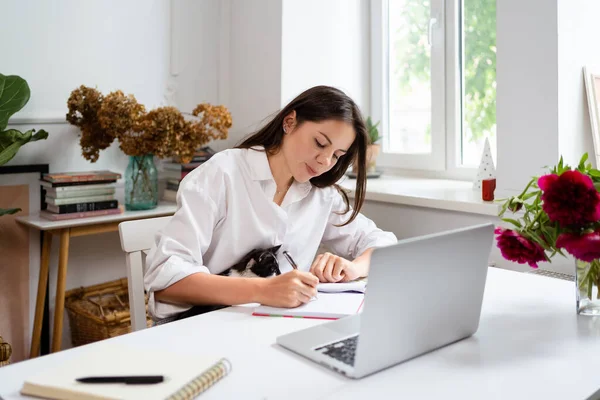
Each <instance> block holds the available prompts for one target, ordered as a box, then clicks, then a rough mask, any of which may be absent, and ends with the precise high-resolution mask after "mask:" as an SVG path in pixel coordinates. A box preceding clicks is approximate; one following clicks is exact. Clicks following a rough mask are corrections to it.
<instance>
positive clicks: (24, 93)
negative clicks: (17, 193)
mask: <svg viewBox="0 0 600 400" xmlns="http://www.w3.org/2000/svg"><path fill="white" fill-rule="evenodd" d="M30 96H31V91H30V90H29V85H28V84H27V81H25V79H23V78H21V77H20V76H16V75H8V76H5V75H2V74H0V166H1V165H4V164H6V163H7V162H9V161H10V160H12V159H13V157H14V156H15V155H16V154H17V151H19V149H20V148H21V146H23V145H24V144H26V143H28V142H35V141H36V140H41V139H46V138H47V137H48V132H46V131H45V130H43V129H40V130H39V131H38V132H37V133H36V132H35V129H31V130H29V131H27V132H20V131H18V130H16V129H6V127H7V126H8V119H9V118H10V117H11V115H13V114H14V113H16V112H18V111H19V110H21V109H22V108H23V107H25V105H26V104H27V102H28V101H29V98H30ZM19 211H21V209H20V208H9V209H3V208H0V216H2V215H5V214H15V213H17V212H19Z"/></svg>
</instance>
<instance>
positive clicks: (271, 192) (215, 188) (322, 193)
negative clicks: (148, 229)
mask: <svg viewBox="0 0 600 400" xmlns="http://www.w3.org/2000/svg"><path fill="white" fill-rule="evenodd" d="M367 140H368V139H367V131H366V128H365V124H364V122H363V119H362V117H361V114H360V110H359V109H358V107H357V106H356V104H355V103H354V102H353V101H352V99H350V98H349V97H348V96H346V95H345V94H344V93H343V92H341V91H340V90H337V89H334V88H331V87H327V86H318V87H314V88H311V89H309V90H307V91H305V92H304V93H302V94H300V95H299V96H298V97H296V98H295V99H294V100H293V101H292V102H291V103H290V104H288V105H287V106H286V107H285V108H283V109H282V110H281V111H280V112H279V113H278V114H277V115H276V116H275V117H274V118H273V119H272V120H271V121H270V122H269V123H267V124H266V125H265V126H264V127H263V128H262V129H260V130H259V131H258V132H256V133H255V134H253V135H252V136H250V137H248V138H247V139H245V140H244V141H243V142H242V143H241V144H240V145H239V146H237V148H235V149H229V150H225V151H222V152H220V153H218V154H216V155H215V156H213V157H212V158H211V159H210V160H209V161H208V162H206V163H204V164H203V165H202V166H200V167H198V168H196V169H195V170H194V171H192V172H191V173H190V174H188V175H187V176H186V177H185V179H183V180H182V182H181V184H180V187H179V191H178V193H177V212H176V213H175V215H174V217H173V219H172V220H171V221H170V222H169V224H168V225H167V226H166V227H165V228H164V229H163V230H162V231H161V232H160V233H159V234H158V235H157V237H156V244H155V246H154V247H153V249H152V250H151V252H150V253H149V255H148V259H147V268H146V272H145V278H144V283H145V287H146V290H147V291H148V293H149V295H150V300H149V308H150V312H151V313H152V315H153V316H154V318H156V319H162V318H167V317H171V316H176V315H181V313H183V312H185V311H186V310H188V309H190V307H191V306H192V305H206V306H209V305H231V304H244V303H254V302H257V303H262V304H265V305H271V306H275V307H296V306H299V305H301V304H302V303H305V302H307V301H309V300H310V299H311V298H312V297H313V296H314V295H315V294H316V285H317V283H318V282H319V281H321V282H339V281H349V280H354V279H357V278H359V277H364V276H366V275H367V274H368V271H369V260H370V254H371V252H372V250H373V248H374V247H378V246H384V245H389V244H392V243H395V242H396V241H397V239H396V237H395V236H394V235H393V234H392V233H387V232H383V231H381V230H380V229H378V228H377V227H376V226H375V224H374V223H373V222H372V221H371V220H369V219H367V218H366V217H364V216H363V215H362V214H359V211H360V209H361V206H362V204H363V201H364V194H365V187H366V149H367ZM355 159H356V160H357V162H358V165H359V169H358V174H357V180H356V197H355V200H354V207H350V206H349V201H348V197H347V196H346V194H345V193H343V192H341V191H340V190H338V187H337V185H336V182H337V181H338V180H339V179H340V178H342V177H343V175H344V173H345V172H346V170H347V169H348V167H349V166H350V165H351V163H352V162H353V160H355ZM321 243H323V244H324V245H326V246H328V247H329V248H331V249H332V250H333V251H334V252H335V253H336V254H337V255H334V254H330V253H324V254H322V255H319V256H317V257H316V258H315V254H316V252H317V250H318V247H319V245H320V244H321ZM277 245H281V248H280V250H279V252H278V255H277V256H278V259H279V265H280V266H281V272H282V274H281V275H278V276H275V277H271V278H268V279H254V278H243V277H229V276H220V275H217V274H219V273H221V272H223V271H225V270H226V269H228V268H229V267H230V266H232V265H233V264H235V263H236V262H237V261H238V260H240V259H241V258H242V257H243V256H244V255H245V254H247V253H248V252H249V251H251V250H252V249H256V248H269V247H272V246H277ZM284 251H287V252H288V253H289V254H290V255H292V256H293V259H294V260H295V262H296V263H297V265H298V269H297V270H296V269H292V267H291V266H290V265H289V264H288V263H287V261H286V260H285V258H284V257H283V256H282V253H283V252H284Z"/></svg>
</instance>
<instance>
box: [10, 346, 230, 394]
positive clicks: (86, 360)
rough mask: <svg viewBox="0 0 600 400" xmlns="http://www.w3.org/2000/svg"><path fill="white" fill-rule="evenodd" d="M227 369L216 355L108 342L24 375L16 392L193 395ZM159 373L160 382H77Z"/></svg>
mask: <svg viewBox="0 0 600 400" xmlns="http://www.w3.org/2000/svg"><path fill="white" fill-rule="evenodd" d="M230 372H231V363H230V362H229V361H228V360H227V359H226V358H222V357H210V356H205V357H203V356H197V355H193V354H182V353H180V352H164V351H160V352H159V351H156V350H153V349H152V348H149V349H148V350H141V349H135V348H129V347H121V346H111V347H110V349H106V348H104V349H102V350H95V349H94V348H93V347H92V348H90V349H89V350H87V351H86V353H85V354H84V355H81V356H79V357H74V358H71V359H69V360H67V361H65V362H62V363H60V364H56V365H53V366H52V367H51V368H49V369H47V370H46V371H43V372H42V373H40V374H39V375H36V376H33V377H31V378H30V379H27V380H25V383H24V384H23V387H22V389H21V394H23V395H28V396H36V397H43V398H46V399H56V400H80V399H81V400H88V399H89V400H112V399H123V400H129V399H131V400H133V399H148V400H153V399H157V400H158V399H161V400H164V399H168V400H187V399H193V398H195V397H196V396H198V395H199V394H201V393H203V392H204V391H206V390H208V389H209V388H210V387H212V386H213V385H214V384H216V383H217V382H219V381H220V380H221V379H223V378H224V377H225V376H227V375H228V374H229V373H230ZM115 375H118V376H123V375H126V376H131V375H163V376H164V382H161V383H156V384H145V385H126V384H123V383H104V384H89V383H80V382H77V381H76V379H77V378H82V377H87V376H115Z"/></svg>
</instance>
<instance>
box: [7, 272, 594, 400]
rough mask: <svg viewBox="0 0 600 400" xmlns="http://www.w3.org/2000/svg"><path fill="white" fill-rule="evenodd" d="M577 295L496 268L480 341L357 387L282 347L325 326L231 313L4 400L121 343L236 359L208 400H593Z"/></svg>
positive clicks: (589, 339) (556, 282)
mask: <svg viewBox="0 0 600 400" xmlns="http://www.w3.org/2000/svg"><path fill="white" fill-rule="evenodd" d="M432 295H435V294H434V293H432ZM574 296H575V290H574V286H573V283H572V282H567V281H564V280H560V279H553V278H548V277H544V276H538V275H532V274H523V273H517V272H512V271H507V270H500V269H496V268H490V271H489V274H488V281H487V285H486V292H485V298H484V305H483V310H482V317H481V322H480V326H479V330H478V332H477V333H476V334H475V335H474V336H473V337H471V338H468V339H465V340H463V341H460V342H458V343H455V344H453V345H451V346H447V347H444V348H442V349H439V350H437V351H434V352H431V353H429V354H426V355H423V356H421V357H418V358H415V359H413V360H411V361H408V362H405V363H402V364H399V365H397V366H395V367H392V368H389V369H387V370H384V371H381V372H379V373H377V374H374V375H371V376H369V377H366V378H363V379H361V380H356V381H355V380H352V379H349V378H345V377H342V376H340V375H338V374H336V373H334V372H332V371H329V370H328V369H325V368H324V367H321V366H319V365H317V364H314V363H313V362H311V361H308V360H305V359H304V358H302V357H300V356H297V355H295V354H292V353H290V352H288V351H286V350H284V349H282V348H280V347H278V346H277V345H275V338H276V337H277V336H278V335H281V334H284V333H288V332H291V331H294V330H297V329H301V328H305V327H308V326H311V325H315V324H319V323H323V322H322V321H316V320H309V319H287V318H270V317H253V316H251V315H250V312H251V309H250V308H248V307H243V306H240V307H231V308H227V309H224V310H221V311H217V312H212V313H209V314H205V315H201V316H198V317H194V318H189V319H187V320H182V321H177V322H173V323H170V324H166V325H161V326H157V327H154V328H151V329H146V330H143V331H139V332H135V333H132V334H128V335H124V336H119V337H116V338H113V339H109V340H104V341H101V342H97V343H93V344H91V345H88V346H82V347H79V348H74V349H70V350H66V351H63V352H60V353H55V354H51V355H47V356H43V357H40V358H37V359H33V360H29V361H24V362H21V363H17V364H14V365H11V366H8V367H3V368H0V396H2V397H3V398H4V399H5V400H8V399H21V398H24V397H21V396H19V395H18V391H19V389H20V388H21V385H22V383H23V381H24V380H25V378H26V377H27V376H30V375H31V374H36V373H38V372H39V371H40V370H43V369H45V368H52V367H54V366H56V365H60V363H61V361H63V360H65V359H67V358H70V357H73V356H77V355H79V354H81V353H83V352H91V353H94V352H100V351H103V349H107V348H109V347H110V346H111V345H112V344H114V343H120V344H126V345H129V346H132V347H138V348H142V349H146V350H148V351H153V350H154V349H156V350H165V349H172V350H173V351H181V352H186V353H191V354H194V353H196V354H198V355H200V354H206V353H208V354H215V353H216V354H217V355H219V356H226V357H228V358H229V359H230V360H231V362H232V365H233V372H232V373H231V375H230V376H228V377H226V378H224V380H223V381H221V382H219V383H217V384H216V385H215V386H214V387H213V388H211V389H210V390H209V391H208V392H206V393H205V394H203V395H202V396H201V397H200V398H202V399H232V398H244V399H344V400H348V399H357V400H359V399H360V400H364V399H369V398H370V399H380V398H381V399H383V398H396V399H402V398H404V399H417V398H418V399H444V398H457V399H527V400H530V399H544V400H551V399H561V400H564V399H586V398H588V397H589V396H591V395H592V394H593V393H594V392H596V391H597V390H598V389H599V388H600V375H599V374H598V370H599V367H600V358H599V356H598V355H599V354H600V318H590V317H582V316H577V315H576V313H575V299H574ZM156 362H157V363H160V360H156Z"/></svg>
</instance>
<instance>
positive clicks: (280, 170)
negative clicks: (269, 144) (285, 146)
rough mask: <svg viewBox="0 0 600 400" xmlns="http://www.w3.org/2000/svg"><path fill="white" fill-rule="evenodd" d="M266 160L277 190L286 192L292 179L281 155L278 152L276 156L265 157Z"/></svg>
mask: <svg viewBox="0 0 600 400" xmlns="http://www.w3.org/2000/svg"><path fill="white" fill-rule="evenodd" d="M267 159H268V160H269V167H270V168H271V174H272V175H273V179H275V184H276V185H277V190H287V188H289V186H290V185H291V183H292V181H293V177H292V173H291V172H290V169H289V167H288V165H287V163H286V161H285V157H284V156H283V153H282V152H281V151H280V152H278V153H277V154H273V155H267Z"/></svg>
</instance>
